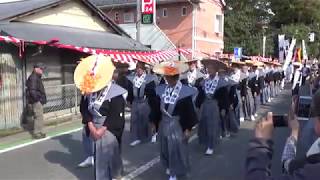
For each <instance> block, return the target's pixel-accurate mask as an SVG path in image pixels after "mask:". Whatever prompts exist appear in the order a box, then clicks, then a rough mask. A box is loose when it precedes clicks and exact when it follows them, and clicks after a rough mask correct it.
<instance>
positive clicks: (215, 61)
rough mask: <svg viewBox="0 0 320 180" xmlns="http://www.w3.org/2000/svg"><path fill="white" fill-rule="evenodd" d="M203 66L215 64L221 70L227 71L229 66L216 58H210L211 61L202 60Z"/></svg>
mask: <svg viewBox="0 0 320 180" xmlns="http://www.w3.org/2000/svg"><path fill="white" fill-rule="evenodd" d="M201 63H202V64H204V65H205V64H208V63H213V64H215V65H216V66H217V67H218V68H219V69H227V68H228V65H227V64H226V63H224V62H222V61H220V60H218V59H215V58H209V59H203V60H201Z"/></svg>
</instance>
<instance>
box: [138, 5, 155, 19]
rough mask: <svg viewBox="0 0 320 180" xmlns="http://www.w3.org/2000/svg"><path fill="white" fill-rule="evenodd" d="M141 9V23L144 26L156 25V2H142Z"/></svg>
mask: <svg viewBox="0 0 320 180" xmlns="http://www.w3.org/2000/svg"><path fill="white" fill-rule="evenodd" d="M141 5H142V8H141V11H142V12H141V13H142V17H141V22H142V24H153V23H154V12H155V0H142V3H141Z"/></svg>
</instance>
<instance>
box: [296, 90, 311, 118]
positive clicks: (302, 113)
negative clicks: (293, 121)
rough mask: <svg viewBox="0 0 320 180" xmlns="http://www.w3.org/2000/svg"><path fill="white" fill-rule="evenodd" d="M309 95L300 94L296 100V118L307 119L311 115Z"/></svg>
mask: <svg viewBox="0 0 320 180" xmlns="http://www.w3.org/2000/svg"><path fill="white" fill-rule="evenodd" d="M311 102H312V97H311V96H300V97H299V101H298V107H297V108H298V109H297V116H298V120H304V121H307V120H309V119H310V115H311Z"/></svg>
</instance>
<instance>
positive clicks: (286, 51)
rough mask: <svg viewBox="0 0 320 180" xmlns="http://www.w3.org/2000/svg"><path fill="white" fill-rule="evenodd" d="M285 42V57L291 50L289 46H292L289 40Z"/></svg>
mask: <svg viewBox="0 0 320 180" xmlns="http://www.w3.org/2000/svg"><path fill="white" fill-rule="evenodd" d="M284 44H285V48H284V53H285V57H287V55H288V52H289V47H290V41H289V40H285V41H284Z"/></svg>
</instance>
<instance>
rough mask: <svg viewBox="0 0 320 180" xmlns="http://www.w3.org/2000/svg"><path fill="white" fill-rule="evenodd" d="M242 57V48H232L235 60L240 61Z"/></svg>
mask: <svg viewBox="0 0 320 180" xmlns="http://www.w3.org/2000/svg"><path fill="white" fill-rule="evenodd" d="M241 57H242V48H239V47H236V48H234V58H235V59H236V60H240V59H241Z"/></svg>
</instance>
